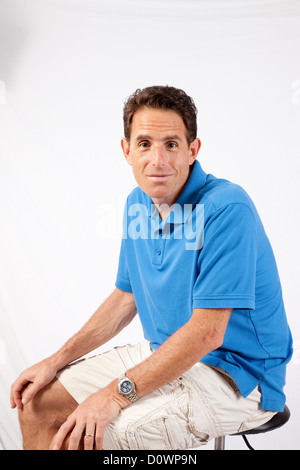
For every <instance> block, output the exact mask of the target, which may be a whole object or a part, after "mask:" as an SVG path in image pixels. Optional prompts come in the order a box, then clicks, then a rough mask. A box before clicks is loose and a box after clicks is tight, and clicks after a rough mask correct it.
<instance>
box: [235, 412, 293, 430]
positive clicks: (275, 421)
mask: <svg viewBox="0 0 300 470" xmlns="http://www.w3.org/2000/svg"><path fill="white" fill-rule="evenodd" d="M289 419H290V410H289V409H288V407H287V406H286V405H285V407H284V410H283V411H279V412H278V413H276V415H274V416H273V418H271V419H270V420H269V421H267V422H266V423H264V424H262V425H261V426H258V427H257V428H253V429H249V430H248V431H242V432H238V433H236V434H232V435H233V436H244V435H248V434H260V433H262V432H268V431H273V430H274V429H277V428H280V427H281V426H283V425H284V424H285V423H286V422H287V421H288V420H289Z"/></svg>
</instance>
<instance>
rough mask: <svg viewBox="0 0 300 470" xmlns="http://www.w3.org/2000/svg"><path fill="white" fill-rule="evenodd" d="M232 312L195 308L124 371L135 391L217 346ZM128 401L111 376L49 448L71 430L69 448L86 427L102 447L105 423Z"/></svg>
mask: <svg viewBox="0 0 300 470" xmlns="http://www.w3.org/2000/svg"><path fill="white" fill-rule="evenodd" d="M231 312H232V309H194V311H193V315H192V317H191V319H190V320H189V321H188V322H187V323H186V324H185V325H184V326H183V327H181V328H180V329H179V330H178V331H177V332H176V333H174V334H173V335H172V336H170V338H168V339H167V341H166V342H165V343H164V344H163V345H162V346H160V348H159V349H157V351H155V352H154V353H153V354H152V355H151V356H150V357H149V358H148V359H146V360H145V361H143V362H141V363H140V364H138V365H137V366H135V367H133V368H132V369H130V370H128V371H127V372H126V375H127V377H128V378H130V379H131V380H133V382H134V383H135V385H136V392H137V394H138V395H139V396H140V397H142V396H144V395H147V394H148V393H150V392H152V391H154V390H156V389H157V388H159V387H161V386H163V385H165V384H167V383H169V382H170V381H172V380H174V379H176V378H178V377H179V376H180V375H181V374H182V373H183V372H185V371H186V370H188V369H190V368H191V367H192V366H193V365H194V364H196V362H198V361H199V360H200V359H201V358H202V357H204V356H205V355H206V354H208V353H209V352H211V351H213V350H214V349H217V348H218V347H220V346H221V345H222V342H223V338H224V334H225V331H226V328H227V324H228V321H229V318H230V314H231ZM130 403H131V402H130V401H129V400H128V399H126V398H124V397H122V396H121V395H120V394H119V393H118V380H117V379H116V380H114V381H113V382H112V383H111V384H110V385H108V386H107V387H105V388H104V389H102V390H100V391H99V392H96V393H95V394H93V395H91V396H90V397H89V398H87V400H85V401H84V402H83V403H82V404H81V405H79V406H78V407H77V409H76V410H75V411H74V412H73V413H72V414H71V415H70V416H69V418H68V420H67V421H66V422H65V423H64V424H63V425H62V426H61V428H60V429H59V431H58V433H57V434H56V435H55V436H54V438H53V440H52V443H51V447H50V448H51V449H59V448H60V447H61V445H62V443H63V441H64V439H65V437H66V435H67V434H68V433H69V432H71V435H70V447H69V448H70V449H77V448H78V445H79V441H80V439H81V436H82V433H83V432H84V430H86V431H85V432H86V433H90V432H91V433H92V434H93V435H95V446H96V449H101V448H102V443H103V436H104V431H105V427H106V426H107V425H108V424H109V423H110V422H112V421H113V420H114V419H115V418H116V416H117V415H118V412H119V411H120V409H121V408H125V407H126V406H127V405H130ZM92 444H93V442H92ZM89 445H90V443H89ZM87 448H89V447H87Z"/></svg>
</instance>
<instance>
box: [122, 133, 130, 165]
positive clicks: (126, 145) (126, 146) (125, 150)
mask: <svg viewBox="0 0 300 470" xmlns="http://www.w3.org/2000/svg"><path fill="white" fill-rule="evenodd" d="M121 147H122V150H123V153H124V157H125V158H126V160H127V163H129V165H132V163H131V156H130V146H129V142H128V140H127V139H125V138H123V139H122V140H121Z"/></svg>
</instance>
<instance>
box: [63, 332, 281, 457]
mask: <svg viewBox="0 0 300 470" xmlns="http://www.w3.org/2000/svg"><path fill="white" fill-rule="evenodd" d="M151 354H153V352H152V350H151V348H150V343H149V342H147V341H145V342H142V343H139V344H137V345H135V346H131V345H127V346H123V347H117V348H114V349H112V350H111V351H109V352H105V353H103V354H100V355H98V356H94V357H91V358H88V359H82V360H79V361H77V362H75V363H73V364H71V365H70V366H67V367H66V368H65V369H63V370H62V371H60V372H59V373H58V374H57V378H58V379H59V380H60V382H61V383H62V385H63V386H64V387H65V388H66V389H67V391H68V392H69V393H70V394H71V395H72V396H73V397H74V398H75V400H76V401H77V402H78V403H82V402H83V401H84V400H85V399H86V398H87V397H88V396H89V395H91V394H92V393H95V392H97V391H98V390H99V389H101V388H103V387H105V386H106V385H108V384H109V383H110V382H111V381H112V380H114V379H115V378H116V377H118V376H119V375H121V374H122V373H124V372H125V371H126V370H128V369H130V368H132V367H133V366H135V365H137V364H138V363H140V362H141V361H143V360H145V359H146V358H147V357H149V356H150V355H151ZM260 400H261V394H260V391H259V389H258V387H257V388H256V389H255V390H254V391H253V392H252V393H251V394H250V395H249V396H248V397H247V398H244V397H243V396H242V395H241V393H240V392H239V390H238V388H237V386H236V384H235V382H234V381H233V380H232V378H231V377H230V376H229V375H228V374H226V373H225V372H223V371H221V370H219V369H215V368H213V367H211V366H208V365H206V364H203V363H201V362H198V363H197V364H195V365H194V366H193V367H192V368H191V369H190V370H188V371H187V372H185V373H184V374H183V375H182V376H181V377H179V378H178V379H176V380H173V381H172V382H171V383H169V384H167V385H165V386H163V387H161V388H159V389H157V390H155V391H154V392H153V393H150V394H149V395H146V396H144V397H142V398H141V399H140V400H138V401H137V402H135V403H133V404H131V405H129V406H128V407H126V408H124V410H122V411H121V413H120V415H119V416H118V417H117V418H116V419H115V420H114V421H113V422H112V423H111V424H110V425H109V426H108V427H107V428H106V431H105V436H104V445H103V448H104V449H106V450H117V449H119V450H130V449H136V450H172V449H173V450H184V449H192V448H195V447H199V446H201V445H203V444H206V443H207V442H208V441H209V440H210V439H213V438H215V437H218V436H222V435H227V434H234V433H236V432H240V431H245V430H247V429H250V428H253V427H256V426H259V425H261V424H263V423H265V422H266V421H268V420H269V419H271V418H272V416H274V414H275V413H274V412H272V411H264V410H261V409H260V407H259V405H260Z"/></svg>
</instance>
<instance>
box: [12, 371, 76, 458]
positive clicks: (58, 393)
mask: <svg viewBox="0 0 300 470" xmlns="http://www.w3.org/2000/svg"><path fill="white" fill-rule="evenodd" d="M29 386H30V385H29ZM77 406H78V403H77V402H76V401H75V400H74V398H73V397H72V396H71V395H70V394H69V393H68V392H67V390H66V389H65V388H64V387H63V386H62V385H61V383H60V382H59V381H58V380H57V379H54V380H53V381H52V382H51V383H50V384H49V385H47V386H46V387H44V388H43V389H41V390H40V391H39V392H38V393H37V394H36V395H35V396H34V397H33V399H32V400H31V401H30V402H29V403H27V404H26V405H24V406H23V409H22V410H19V421H20V426H21V430H22V434H23V445H24V448H25V447H27V448H31V449H34V448H40V449H41V448H48V446H49V445H50V442H51V440H52V438H53V436H54V434H55V433H56V432H57V430H58V429H59V427H60V426H61V425H62V424H63V423H64V422H65V421H66V419H67V418H68V416H69V415H70V414H71V413H72V412H73V411H74V410H75V408H77Z"/></svg>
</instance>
